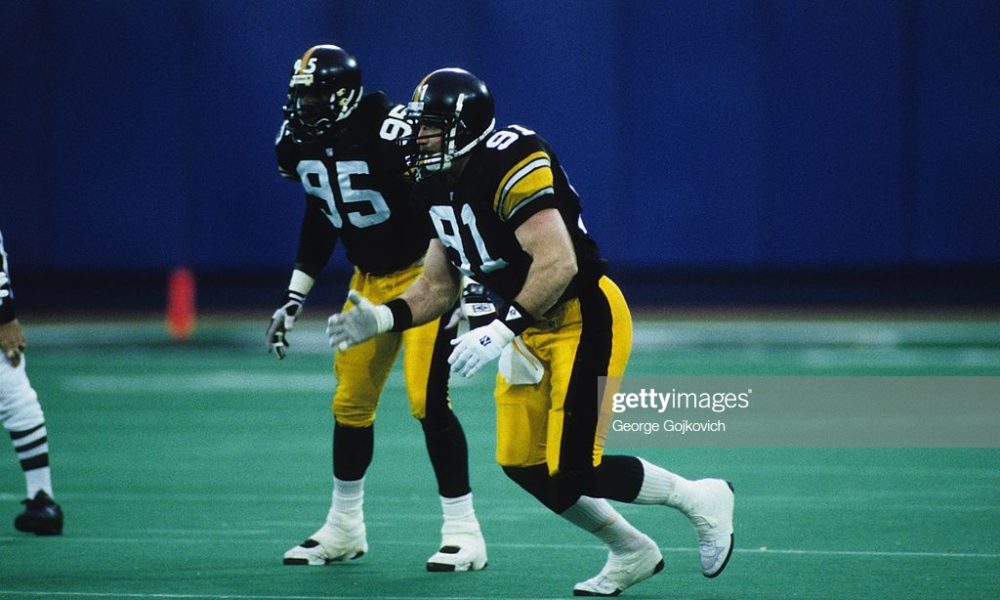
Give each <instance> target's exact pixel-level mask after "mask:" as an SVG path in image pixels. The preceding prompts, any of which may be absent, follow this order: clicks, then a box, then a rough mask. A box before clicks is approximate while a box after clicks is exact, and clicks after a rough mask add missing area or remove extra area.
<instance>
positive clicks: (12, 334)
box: [0, 319, 25, 368]
mask: <svg viewBox="0 0 1000 600" xmlns="http://www.w3.org/2000/svg"><path fill="white" fill-rule="evenodd" d="M24 346H25V341H24V332H23V331H21V324H20V323H19V322H18V320H17V319H14V320H13V321H9V322H7V323H4V324H2V325H0V351H2V352H3V356H4V358H5V359H6V360H7V362H9V363H10V366H12V367H15V368H16V367H17V366H18V365H20V364H21V354H22V353H23V352H24Z"/></svg>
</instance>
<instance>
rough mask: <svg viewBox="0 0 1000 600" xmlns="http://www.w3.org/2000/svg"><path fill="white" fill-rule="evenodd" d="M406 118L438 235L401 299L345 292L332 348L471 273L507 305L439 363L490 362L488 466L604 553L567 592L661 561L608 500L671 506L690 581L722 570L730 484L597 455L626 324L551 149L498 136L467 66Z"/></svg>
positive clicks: (428, 90) (405, 318)
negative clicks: (492, 418)
mask: <svg viewBox="0 0 1000 600" xmlns="http://www.w3.org/2000/svg"><path fill="white" fill-rule="evenodd" d="M408 115H410V116H411V117H412V118H413V119H415V120H416V122H417V123H419V131H418V134H417V136H416V137H414V138H412V139H409V140H406V141H405V143H407V144H408V148H409V153H408V154H409V161H410V164H411V165H412V166H413V167H415V168H416V169H417V174H418V176H419V178H420V181H419V182H418V183H417V184H416V186H415V189H414V199H415V200H416V201H417V202H418V203H419V204H422V205H424V206H425V207H426V208H427V209H428V210H429V212H430V215H431V218H432V220H433V222H434V226H435V229H436V230H437V237H438V239H437V240H434V241H432V242H431V244H430V246H429V249H428V252H427V257H426V259H425V266H424V271H423V273H422V274H421V276H420V277H418V278H417V279H416V281H415V282H414V283H413V284H412V285H411V286H410V288H409V289H407V290H406V291H405V292H403V293H402V294H401V295H400V296H399V297H398V298H395V299H392V300H390V301H389V302H387V303H385V304H375V303H374V302H368V301H367V300H366V299H364V298H362V297H360V296H359V295H357V294H356V293H355V292H352V294H353V296H354V297H355V299H356V305H357V306H356V308H354V309H353V310H350V311H347V312H344V313H338V314H335V315H333V316H332V317H331V318H330V320H329V325H328V332H329V334H330V342H331V344H334V345H337V346H339V347H342V348H343V347H352V345H353V344H356V343H359V342H361V341H363V340H365V339H367V338H368V337H370V336H374V335H377V334H379V333H381V332H384V331H390V330H391V331H397V330H399V329H401V328H405V327H409V326H420V324H422V323H426V322H428V321H432V320H433V319H435V318H437V316H438V315H440V314H442V313H443V312H445V311H446V310H447V309H448V308H449V305H450V299H451V298H453V297H454V295H455V293H456V287H457V286H458V281H459V274H460V273H461V274H465V275H467V276H469V277H472V278H474V279H476V280H478V281H479V282H481V283H482V284H484V285H485V286H487V287H488V288H489V289H490V290H491V291H492V292H493V293H494V294H496V295H497V296H499V297H500V298H501V299H502V300H503V302H504V303H505V305H504V306H502V307H501V308H500V310H498V312H497V318H496V319H494V320H493V321H492V322H490V323H489V324H487V325H484V326H481V327H477V328H475V329H472V330H471V331H469V332H468V333H467V334H465V335H462V336H460V337H459V338H458V339H456V340H455V342H454V350H453V352H452V353H451V355H450V357H449V362H450V363H451V365H452V370H453V372H457V373H459V374H462V375H465V376H470V375H472V374H473V373H475V372H476V371H478V370H479V369H481V368H483V367H484V366H485V365H487V364H489V363H490V362H491V361H492V360H494V359H498V358H499V360H500V369H499V371H500V373H499V375H498V376H497V378H496V390H495V398H496V405H497V459H498V462H499V463H500V465H501V466H502V467H503V470H504V472H505V473H506V474H507V476H508V477H510V478H511V479H512V480H514V481H515V482H516V483H517V484H518V485H520V486H521V487H522V488H524V489H525V490H526V491H527V492H529V493H530V494H532V495H533V496H535V497H536V498H537V499H538V500H539V501H540V502H541V503H542V504H544V505H545V506H546V507H548V508H549V509H550V510H551V511H553V512H555V513H556V514H558V515H559V516H561V517H563V518H564V519H566V520H567V521H569V522H570V523H572V524H573V525H576V526H577V527H579V528H581V529H583V530H584V531H586V532H588V533H590V534H592V535H593V536H595V537H597V539H599V540H600V541H602V542H603V543H604V544H605V545H606V546H607V548H608V558H607V562H606V564H605V565H604V567H603V568H602V569H601V571H600V572H599V573H598V574H597V575H596V576H594V577H591V578H590V579H587V580H584V581H582V582H580V583H577V584H576V586H575V587H574V588H573V593H574V594H575V595H579V596H614V595H617V594H619V593H621V591H623V590H625V589H626V588H628V587H629V586H631V585H633V584H635V583H638V582H640V581H642V580H644V579H646V578H648V577H650V576H651V575H653V574H655V573H657V572H659V571H660V570H661V569H662V568H663V557H662V554H661V552H660V550H659V548H658V546H657V544H656V543H655V542H654V541H653V540H652V539H650V538H649V537H648V536H647V535H645V534H644V533H642V532H640V531H638V530H637V529H636V528H635V527H633V526H632V525H631V524H629V523H628V522H627V521H626V520H625V518H624V517H623V516H622V515H621V514H619V513H618V512H617V511H616V510H615V508H613V507H612V505H611V504H610V503H609V502H608V499H611V500H617V501H621V502H629V503H636V504H658V505H666V506H670V507H673V508H675V509H678V510H679V511H680V512H681V513H683V514H684V515H685V516H686V517H687V518H688V519H689V520H690V521H691V523H692V524H693V525H694V529H695V532H696V534H697V539H698V542H699V557H700V563H701V571H702V573H703V574H704V575H705V576H706V577H715V576H716V575H718V574H719V573H721V572H722V570H723V569H724V568H725V566H726V564H727V562H728V560H729V555H730V552H731V550H732V540H733V535H732V534H733V500H734V495H733V492H732V488H731V486H730V485H729V484H728V483H727V482H726V481H723V480H721V479H701V480H697V481H690V480H687V479H685V478H683V477H681V476H679V475H676V474H674V473H672V472H670V471H667V470H665V469H663V468H661V467H658V466H656V465H653V464H651V463H649V462H647V461H645V460H643V459H641V458H637V457H633V456H606V455H604V453H603V439H604V435H603V434H602V433H601V432H600V431H599V429H598V417H599V399H598V377H599V376H611V377H616V376H621V375H622V374H623V373H624V371H625V365H626V362H627V360H628V357H629V353H630V351H631V339H632V321H631V317H630V314H629V309H628V306H627V304H626V302H625V299H624V298H623V296H622V293H621V292H620V291H619V289H618V287H617V286H616V285H615V284H614V282H612V281H611V279H609V278H608V277H607V276H606V275H605V263H604V261H603V260H602V259H601V257H600V255H599V253H598V250H597V246H596V244H595V242H594V241H593V239H591V238H590V236H589V235H588V234H587V232H586V230H585V229H584V227H583V221H582V220H581V215H580V213H581V206H580V199H579V197H578V196H577V194H576V191H575V190H574V189H573V187H572V186H571V185H570V183H569V181H568V179H567V176H566V173H565V172H564V171H563V169H562V167H561V166H560V164H559V160H558V159H557V158H556V155H555V153H554V152H553V151H552V149H551V148H550V147H549V146H548V144H546V143H545V142H544V141H543V140H542V138H540V137H539V136H538V135H536V134H535V132H533V131H531V130H529V129H527V128H525V127H521V126H518V125H511V126H508V127H505V128H502V129H495V122H494V107H493V98H492V96H491V95H490V92H489V90H488V89H487V87H486V85H485V84H484V83H483V82H482V81H481V80H480V79H479V78H477V77H476V76H475V75H473V74H471V73H469V72H467V71H464V70H460V69H441V70H438V71H434V72H432V73H430V74H429V75H427V76H426V77H425V78H424V79H423V80H422V81H421V82H420V84H419V85H418V86H417V88H416V90H415V91H414V94H413V99H412V102H410V104H409V105H408ZM511 354H513V355H515V357H514V358H511V356H510V355H511ZM524 363H527V364H526V365H524ZM518 364H522V366H521V367H520V368H517V365H518ZM533 364H537V365H539V366H540V367H541V368H539V369H533V368H532V365H533Z"/></svg>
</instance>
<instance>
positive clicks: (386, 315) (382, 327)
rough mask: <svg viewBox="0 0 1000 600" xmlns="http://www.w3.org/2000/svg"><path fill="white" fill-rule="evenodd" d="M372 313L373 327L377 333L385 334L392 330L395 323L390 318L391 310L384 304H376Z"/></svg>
mask: <svg viewBox="0 0 1000 600" xmlns="http://www.w3.org/2000/svg"><path fill="white" fill-rule="evenodd" d="M373 312H374V313H375V327H377V328H378V332H379V333H385V332H386V331H389V330H390V329H392V326H393V324H394V322H395V319H394V318H393V317H392V309H390V308H389V307H388V306H386V305H385V304H376V305H375V307H374V310H373Z"/></svg>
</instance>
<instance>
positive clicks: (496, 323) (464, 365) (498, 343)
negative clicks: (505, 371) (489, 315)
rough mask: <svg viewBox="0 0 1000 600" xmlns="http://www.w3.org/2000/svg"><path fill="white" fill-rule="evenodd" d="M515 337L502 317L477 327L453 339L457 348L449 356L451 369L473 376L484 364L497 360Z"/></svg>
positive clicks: (465, 375)
mask: <svg viewBox="0 0 1000 600" xmlns="http://www.w3.org/2000/svg"><path fill="white" fill-rule="evenodd" d="M513 339H514V332H513V331H511V330H510V327H507V325H506V324H504V322H503V321H501V320H500V319H493V320H492V321H490V323H489V325H483V326H482V327H476V328H475V329H472V330H470V331H469V332H468V333H466V334H464V335H460V336H458V337H457V338H455V339H454V340H452V341H451V343H452V345H454V346H455V349H454V350H452V351H451V356H449V357H448V364H449V365H451V370H452V372H454V373H458V374H460V375H462V376H463V377H472V376H473V375H475V374H476V371H478V370H479V369H481V368H482V367H483V365H485V364H487V363H489V362H491V361H494V360H496V359H497V358H498V357H499V356H500V353H501V352H502V351H503V348H504V346H506V345H507V344H509V343H510V342H511V340H513Z"/></svg>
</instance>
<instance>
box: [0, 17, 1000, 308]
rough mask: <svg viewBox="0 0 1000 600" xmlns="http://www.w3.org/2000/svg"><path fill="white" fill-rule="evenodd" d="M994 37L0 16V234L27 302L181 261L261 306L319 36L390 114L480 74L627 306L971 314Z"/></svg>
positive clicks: (621, 21) (864, 21)
mask: <svg viewBox="0 0 1000 600" xmlns="http://www.w3.org/2000/svg"><path fill="white" fill-rule="evenodd" d="M998 30H1000V3H998V2H995V1H994V0H985V1H975V0H963V1H962V2H944V1H942V2H890V1H879V2H870V1H862V0H859V1H847V2H842V1H838V2H799V1H787V2H777V1H775V2H765V1H757V2H747V1H744V2H736V1H733V2H729V1H707V2H706V1H702V0H699V1H674V2H662V1H624V0H623V1H572V2H565V1H561V2H537V1H520V0H515V1H496V2H483V1H469V2H459V1H455V2H444V1H433V0H432V1H422V2H389V1H381V2H357V1H354V2H335V1H322V2H320V1H316V2H253V1H243V0H211V1H210V0H201V1H181V0H177V1H172V2H127V1H124V0H121V1H108V2H91V1H74V0H59V1H54V0H52V1H43V0H34V1H29V2H3V18H2V19H0V52H2V59H0V65H2V67H0V69H2V70H0V82H2V86H0V88H2V89H0V109H2V110H0V120H2V129H3V132H4V136H3V139H4V142H3V144H2V149H0V153H2V168H0V207H2V209H0V228H2V229H3V231H4V234H5V236H6V238H7V243H8V250H9V251H10V252H11V254H12V260H13V264H14V269H15V274H14V277H15V283H18V282H19V281H21V282H22V283H21V284H20V287H19V288H18V290H19V293H20V294H21V295H22V296H25V295H32V296H34V297H33V298H32V299H33V300H34V301H35V302H36V303H47V304H58V303H60V302H62V303H70V304H72V303H73V302H83V300H81V298H86V297H87V293H88V291H89V292H90V293H92V298H91V299H90V300H87V301H86V303H91V302H97V303H98V306H96V307H95V308H100V306H109V305H107V302H108V300H107V299H106V298H104V294H102V293H101V292H100V288H101V287H102V286H112V285H114V284H115V283H116V282H122V281H133V282H134V281H137V280H139V281H141V280H143V278H146V279H148V280H149V281H150V282H153V281H154V280H155V281H156V282H159V281H161V280H162V276H163V275H164V274H165V273H166V272H168V271H169V270H170V269H171V268H173V267H175V266H178V265H184V266H188V267H191V268H193V269H194V270H195V272H196V273H198V274H199V278H200V281H201V282H202V284H203V287H204V286H207V285H210V284H211V282H213V281H215V282H217V283H219V285H223V284H226V285H243V286H244V288H245V289H244V290H242V292H241V293H238V294H231V293H226V294H220V299H221V298H222V297H223V296H224V297H226V298H229V299H230V300H232V299H233V298H234V297H238V296H242V297H243V298H245V299H250V298H253V297H254V296H253V293H254V289H256V287H258V286H257V284H259V287H260V288H263V289H266V290H268V291H267V294H268V295H267V296H266V297H267V298H268V299H269V300H268V301H272V300H274V299H275V298H276V297H277V296H278V295H279V294H280V291H281V287H282V286H283V284H284V282H285V281H286V278H287V273H288V270H289V268H290V266H291V263H292V261H293V258H294V253H295V243H296V239H297V233H298V226H299V222H300V215H301V209H302V193H301V191H300V189H299V188H298V187H296V186H295V185H294V184H290V183H287V182H285V181H283V180H281V179H280V178H279V177H278V175H277V172H276V170H275V167H274V158H273V151H272V144H273V139H274V134H275V133H276V131H277V128H278V126H279V124H280V118H281V116H280V107H281V104H282V102H283V101H284V98H285V86H286V83H287V77H288V72H289V69H290V66H291V64H292V62H293V60H294V59H295V57H296V56H297V55H298V54H300V53H301V52H302V51H303V50H304V49H305V48H306V47H308V46H310V45H312V44H315V43H322V42H334V43H338V44H341V45H343V46H345V47H346V48H348V49H349V50H351V51H352V52H353V53H354V54H355V55H356V56H357V57H358V59H359V61H360V63H361V65H362V68H363V71H364V77H365V84H366V87H367V89H369V90H374V89H381V90H384V91H386V92H387V93H389V95H390V96H392V97H393V98H395V99H397V100H403V99H405V98H406V97H407V96H408V95H409V93H410V91H411V90H412V88H413V86H414V85H415V83H416V82H417V81H418V80H419V79H420V77H421V76H422V75H423V74H425V73H426V72H428V71H430V70H432V69H434V68H438V67H442V66H461V67H465V68H468V69H470V70H472V71H474V72H475V73H477V74H479V75H480V76H481V77H482V78H483V79H485V80H486V81H487V82H488V83H489V85H490V87H491V89H492V91H493V93H494V95H495V97H496V100H497V105H498V121H499V122H501V123H511V122H516V123H520V124H523V125H526V126H529V127H531V128H533V129H535V130H536V131H538V132H539V133H540V135H542V136H543V137H544V138H546V139H547V140H548V141H549V142H550V143H551V144H552V145H553V146H554V148H555V149H556V151H557V153H558V154H559V156H560V158H561V160H562V162H563V163H564V165H565V166H566V169H567V171H568V172H569V175H570V179H571V181H572V182H573V184H574V185H575V187H576V188H577V190H578V191H579V192H580V193H581V195H582V197H583V201H584V219H585V222H586V224H587V227H588V228H589V230H590V231H591V233H592V234H593V235H594V237H595V238H597V240H598V242H599V244H600V245H601V247H602V249H603V251H604V253H605V255H606V256H607V258H608V259H609V260H610V262H611V264H612V265H613V271H614V272H615V273H616V274H618V275H619V276H620V277H621V278H622V279H623V280H624V281H629V282H634V285H633V289H634V290H635V294H636V295H637V296H643V297H644V299H646V300H659V301H662V302H668V303H669V302H671V301H684V302H699V301H710V300H716V301H732V302H737V303H738V302H742V301H754V300H760V301H770V300H780V299H781V298H784V299H788V296H787V294H789V293H792V294H793V296H792V297H793V298H794V297H795V296H794V292H793V290H794V289H797V288H795V286H794V285H792V286H790V287H789V286H787V285H786V286H785V287H784V288H782V284H788V283H789V282H796V281H798V282H800V283H801V282H804V283H810V282H811V283H812V284H813V285H814V288H815V289H817V290H819V291H818V292H817V293H818V294H819V296H818V297H816V298H813V299H814V300H817V301H837V300H838V298H839V299H841V300H843V299H854V300H864V299H865V298H868V296H866V295H865V290H870V289H872V286H873V285H875V284H885V283H886V282H888V281H896V282H898V283H896V284H893V285H895V286H896V287H897V289H896V292H898V293H899V294H900V296H899V297H900V298H903V297H911V296H912V294H911V293H910V291H908V290H909V289H910V288H909V286H911V285H915V284H918V283H921V282H923V283H927V282H932V283H933V282H937V289H936V291H933V293H932V294H931V296H933V297H934V298H936V299H937V300H944V301H948V300H953V301H959V302H961V301H963V299H965V300H969V301H978V302H984V301H985V302H987V303H989V302H992V301H994V300H995V299H996V298H997V287H998V284H997V277H996V274H997V273H998V271H1000V269H998V267H1000V235H998V229H1000V227H998V226H1000V76H998V73H1000V43H998V38H997V31H998ZM344 269H346V265H345V262H344V259H343V255H342V253H340V252H338V253H337V255H336V257H335V260H334V261H333V262H332V264H331V267H330V271H331V273H334V272H336V273H340V272H342V271H343V270H344ZM859 283H860V284H859ZM699 284H704V285H703V286H701V285H699ZM716 284H718V285H716ZM692 285H694V287H690V286H692ZM734 285H735V287H734ZM46 286H48V287H46ZM275 286H277V289H274V288H275ZM686 286H688V287H686ZM719 286H722V288H725V289H724V290H723V291H721V292H720V291H718V289H721V288H719ZM727 286H728V287H727ZM963 286H964V287H963ZM140 287H142V288H143V289H145V287H146V286H145V285H140ZM152 287H153V288H155V289H159V286H158V285H152ZM883 287H884V285H883ZM696 288H697V289H696ZM779 288H782V289H779ZM43 289H44V290H45V292H46V293H44V294H43V293H42V292H41V291H40V290H43ZM131 289H132V290H133V291H128V289H126V291H125V296H129V295H130V294H133V295H135V297H136V298H138V297H140V296H141V294H139V293H138V292H136V291H134V290H135V287H134V286H133V287H132V288H131ZM713 289H714V290H715V291H712V290H713ZM765 290H771V292H770V293H771V294H773V293H774V290H779V291H778V292H777V293H778V296H780V297H769V296H768V293H769V292H767V291H765ZM60 291H61V292H65V293H63V294H60V293H59V292H60ZM49 292H52V293H49ZM244 292H245V293H244ZM261 293H262V294H263V293H264V292H261ZM713 294H715V296H713ZM908 294H909V296H908ZM918 296H919V294H918ZM931 296H927V297H926V299H928V300H930V299H931ZM57 298H59V299H57ZM102 298H104V299H102ZM803 299H805V298H804V297H803ZM875 299H877V298H875ZM157 301H158V300H157ZM102 302H103V303H104V304H102ZM119 302H123V300H119Z"/></svg>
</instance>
